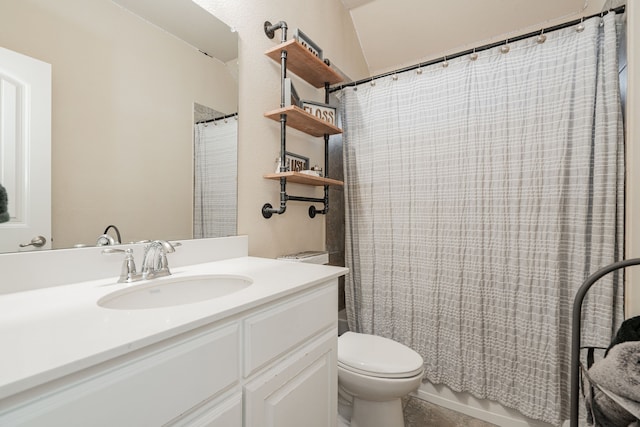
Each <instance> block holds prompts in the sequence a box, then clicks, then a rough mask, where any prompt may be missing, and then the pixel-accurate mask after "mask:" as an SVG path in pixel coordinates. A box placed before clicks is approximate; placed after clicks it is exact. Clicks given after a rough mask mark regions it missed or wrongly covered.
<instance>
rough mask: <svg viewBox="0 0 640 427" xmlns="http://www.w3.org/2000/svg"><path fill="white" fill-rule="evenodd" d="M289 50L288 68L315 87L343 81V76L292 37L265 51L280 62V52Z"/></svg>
mask: <svg viewBox="0 0 640 427" xmlns="http://www.w3.org/2000/svg"><path fill="white" fill-rule="evenodd" d="M283 50H286V51H287V70H289V71H291V72H292V73H294V74H295V75H297V76H298V77H300V78H301V79H304V80H305V81H306V82H308V83H309V84H311V85H312V86H314V87H317V88H321V87H324V84H325V83H329V84H330V85H333V84H336V83H340V82H342V80H343V79H342V76H341V75H340V74H338V73H337V72H336V71H335V70H334V69H332V68H331V67H329V66H328V65H327V64H325V63H324V62H322V60H321V59H320V58H318V57H317V56H315V55H314V54H312V53H311V52H309V51H308V50H307V49H305V48H304V46H302V45H301V44H300V42H298V41H297V40H295V39H291V40H289V41H286V42H284V43H281V44H279V45H278V46H276V47H274V48H272V49H269V50H268V51H266V52H265V55H267V56H268V57H269V58H271V59H273V60H274V61H276V62H277V63H280V52H282V51H283Z"/></svg>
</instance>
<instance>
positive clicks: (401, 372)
mask: <svg viewBox="0 0 640 427" xmlns="http://www.w3.org/2000/svg"><path fill="white" fill-rule="evenodd" d="M423 363H424V361H423V360H422V356H420V355H419V354H418V353H416V352H415V351H413V350H412V349H410V348H409V347H407V346H405V345H403V344H400V343H399V342H396V341H393V340H390V339H388V338H384V337H379V336H376V335H368V334H358V333H354V332H345V333H344V334H342V335H341V336H340V337H339V338H338V365H340V366H341V367H343V368H345V369H349V370H351V371H354V372H358V373H362V374H364V375H371V376H376V377H385V378H408V377H412V376H414V375H418V374H419V373H420V372H421V371H422V369H423Z"/></svg>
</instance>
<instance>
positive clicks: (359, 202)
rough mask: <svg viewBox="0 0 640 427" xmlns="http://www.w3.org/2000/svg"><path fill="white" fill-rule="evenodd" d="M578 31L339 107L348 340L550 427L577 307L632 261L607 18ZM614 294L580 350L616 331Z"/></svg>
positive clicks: (602, 291) (590, 316)
mask: <svg viewBox="0 0 640 427" xmlns="http://www.w3.org/2000/svg"><path fill="white" fill-rule="evenodd" d="M584 26H585V29H584V30H583V31H577V29H576V27H571V28H566V29H563V30H559V31H555V32H551V33H548V34H546V35H547V39H546V41H545V42H544V43H538V42H537V41H536V38H535V37H534V38H531V39H526V40H522V41H519V42H517V43H512V44H510V50H509V52H508V53H502V52H501V51H500V49H498V48H496V49H492V50H489V51H482V52H480V53H479V58H478V59H477V60H475V61H473V60H471V59H470V58H468V57H461V58H457V59H455V60H450V61H449V66H448V67H446V68H445V67H442V66H441V65H440V64H436V65H432V66H430V67H427V68H424V69H422V70H419V71H420V72H406V73H402V74H398V75H397V76H389V77H386V78H383V79H379V80H377V81H376V84H375V85H369V84H362V85H359V86H358V87H348V88H345V89H343V90H342V91H341V93H340V97H341V101H342V120H343V126H344V136H343V137H344V156H345V181H346V187H345V195H346V228H347V236H346V256H347V266H348V267H349V268H350V274H349V275H348V277H347V285H346V300H347V313H348V319H349V326H350V327H351V328H352V329H355V330H358V331H361V332H365V333H373V334H377V335H382V336H386V337H391V338H394V339H396V340H398V341H400V342H403V343H405V344H407V345H409V346H411V347H412V348H414V349H416V350H417V351H418V352H420V354H421V355H422V356H423V357H424V359H425V369H426V379H427V380H428V381H431V382H432V383H435V384H440V383H442V384H446V385H447V386H449V387H450V388H452V389H453V390H456V391H467V392H470V393H472V394H473V395H475V396H476V397H479V398H486V399H491V400H495V401H498V402H500V403H501V404H503V405H505V406H507V407H510V408H514V409H517V410H519V411H520V412H521V413H523V414H524V415H526V416H528V417H531V418H534V419H538V420H543V421H546V422H549V423H551V424H555V425H559V424H560V423H561V421H562V420H563V419H566V418H567V414H568V395H569V393H568V390H569V385H568V371H569V337H570V331H571V329H570V328H571V325H570V311H571V303H572V300H573V295H574V293H575V291H576V289H577V288H578V287H579V286H580V284H581V283H582V282H583V280H584V279H585V278H586V277H587V276H588V275H589V273H591V272H593V271H595V270H596V269H598V268H599V267H601V266H604V265H606V264H609V263H611V262H613V261H616V260H619V259H621V256H622V239H623V234H622V233H623V200H624V197H623V187H624V185H623V176H624V170H623V133H622V122H621V113H620V97H619V91H618V74H617V64H616V26H615V16H614V14H609V15H606V16H605V17H604V18H602V19H601V18H600V17H598V18H595V19H590V20H586V21H585V22H584ZM619 280H620V278H619V277H609V278H607V279H604V280H603V282H602V283H601V284H600V285H599V286H598V287H594V289H593V290H592V291H591V292H590V295H589V300H588V301H587V303H586V307H585V310H584V316H585V321H584V324H585V331H584V333H583V343H584V344H587V345H588V344H591V345H604V346H605V347H606V344H608V342H609V340H610V338H611V333H612V330H614V329H615V328H616V327H617V325H619V322H620V321H621V320H622V297H623V296H622V286H621V283H620V282H619Z"/></svg>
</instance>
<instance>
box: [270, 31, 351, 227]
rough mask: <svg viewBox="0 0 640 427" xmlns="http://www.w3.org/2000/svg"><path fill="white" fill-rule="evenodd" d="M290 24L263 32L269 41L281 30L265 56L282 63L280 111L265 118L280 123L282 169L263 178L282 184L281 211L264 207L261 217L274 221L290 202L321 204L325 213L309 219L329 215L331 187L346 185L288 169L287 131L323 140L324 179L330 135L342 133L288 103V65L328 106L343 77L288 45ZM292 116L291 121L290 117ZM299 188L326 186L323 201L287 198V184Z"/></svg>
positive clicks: (313, 211) (293, 44) (312, 210)
mask: <svg viewBox="0 0 640 427" xmlns="http://www.w3.org/2000/svg"><path fill="white" fill-rule="evenodd" d="M287 29H288V26H287V23H286V22H284V21H280V22H278V23H276V24H271V22H269V21H265V23H264V32H265V34H266V36H267V37H268V38H270V39H272V38H274V37H275V32H276V31H277V30H282V40H281V43H280V44H279V45H278V46H276V47H274V48H273V49H270V50H269V51H267V52H266V55H267V56H268V57H269V58H271V59H272V60H274V61H277V62H280V70H281V73H280V88H281V91H280V93H281V96H280V109H279V110H275V111H272V112H268V113H265V117H268V118H270V119H272V120H276V121H278V122H280V168H279V172H276V173H274V174H267V175H265V176H264V178H267V179H275V180H278V181H279V182H280V204H279V207H278V208H274V207H273V206H272V205H271V203H265V204H264V205H263V206H262V216H263V217H264V218H267V219H268V218H271V217H272V216H273V215H274V214H278V215H282V214H283V213H285V211H286V210H287V202H288V201H299V202H309V203H313V204H315V203H318V204H322V205H323V207H322V209H318V208H316V206H315V205H311V206H310V207H309V217H310V218H314V217H315V216H316V215H324V214H327V213H328V212H329V186H330V185H344V183H343V182H342V181H338V180H334V179H331V178H328V177H326V176H325V177H319V176H314V175H306V174H302V173H299V172H292V171H289V169H288V166H287V159H286V152H287V127H288V126H290V127H294V128H295V129H298V130H300V131H302V132H304V133H306V134H308V135H311V136H324V171H325V175H326V173H327V171H328V170H329V155H328V153H329V135H330V134H337V133H341V132H342V130H341V129H339V128H337V127H335V126H334V125H333V124H330V123H328V122H325V121H323V120H319V119H318V118H317V117H316V116H314V115H312V114H309V113H308V112H306V111H304V110H303V109H302V108H300V106H298V105H291V100H288V99H286V93H287V92H286V91H285V87H286V86H285V85H286V78H287V61H292V70H293V72H294V73H295V74H297V75H298V77H300V78H302V79H303V80H305V81H306V82H307V83H309V84H311V85H312V86H314V87H317V88H321V87H322V86H324V92H325V103H326V104H328V103H329V94H330V92H329V85H330V83H340V82H341V81H342V76H340V74H339V73H337V72H336V71H335V70H334V69H332V68H331V67H330V65H329V61H326V62H325V61H323V60H322V59H320V58H318V57H317V56H315V55H314V54H313V53H311V52H310V51H309V50H308V49H306V48H305V47H303V46H302V44H301V43H300V42H299V41H298V40H295V39H294V40H289V41H287ZM289 116H291V117H289ZM288 118H290V119H291V123H290V124H287V119H288ZM288 180H289V181H291V182H294V183H298V184H304V185H312V186H323V187H324V197H323V198H314V197H301V196H291V195H289V194H287V181H288Z"/></svg>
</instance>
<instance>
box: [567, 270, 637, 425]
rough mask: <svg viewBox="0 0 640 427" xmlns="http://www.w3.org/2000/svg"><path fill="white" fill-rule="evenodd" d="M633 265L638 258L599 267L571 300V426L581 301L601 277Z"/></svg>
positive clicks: (575, 416) (575, 412)
mask: <svg viewBox="0 0 640 427" xmlns="http://www.w3.org/2000/svg"><path fill="white" fill-rule="evenodd" d="M633 265H640V258H632V259H627V260H623V261H618V262H614V263H613V264H609V265H608V266H606V267H603V268H601V269H600V270H598V271H596V272H595V273H593V274H592V275H591V276H589V277H588V278H587V280H585V281H584V283H583V284H582V286H580V288H579V289H578V293H577V294H576V297H575V299H574V300H573V321H572V326H571V412H570V421H571V423H570V426H571V427H578V416H579V405H580V329H581V327H582V302H583V301H584V297H585V295H586V294H587V291H588V290H589V288H591V286H593V284H594V283H596V282H597V281H598V280H600V279H601V278H602V277H604V276H606V275H607V274H609V273H612V272H614V271H616V270H620V269H622V268H626V267H630V266H633Z"/></svg>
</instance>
